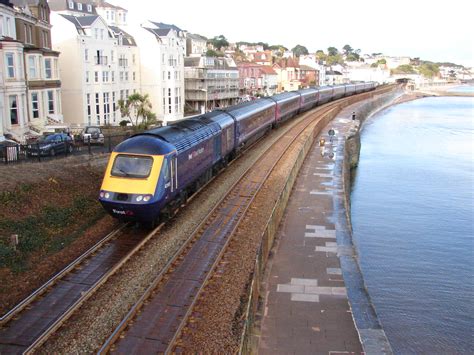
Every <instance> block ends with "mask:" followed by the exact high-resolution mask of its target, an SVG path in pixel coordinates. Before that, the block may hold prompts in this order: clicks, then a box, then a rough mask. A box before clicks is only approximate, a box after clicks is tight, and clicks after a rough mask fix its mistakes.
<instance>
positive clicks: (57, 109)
mask: <svg viewBox="0 0 474 355" xmlns="http://www.w3.org/2000/svg"><path fill="white" fill-rule="evenodd" d="M56 102H57V106H56V113H58V114H61V112H62V108H61V90H59V89H58V90H56Z"/></svg>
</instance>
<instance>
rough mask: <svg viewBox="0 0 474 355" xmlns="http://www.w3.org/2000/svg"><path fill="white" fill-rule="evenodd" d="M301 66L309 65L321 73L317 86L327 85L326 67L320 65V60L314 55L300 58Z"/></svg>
mask: <svg viewBox="0 0 474 355" xmlns="http://www.w3.org/2000/svg"><path fill="white" fill-rule="evenodd" d="M300 64H301V65H307V66H309V67H311V68H313V69H316V70H317V71H318V72H319V83H317V85H319V86H323V85H326V67H325V66H324V65H323V64H319V60H318V58H316V55H314V54H308V55H302V56H300Z"/></svg>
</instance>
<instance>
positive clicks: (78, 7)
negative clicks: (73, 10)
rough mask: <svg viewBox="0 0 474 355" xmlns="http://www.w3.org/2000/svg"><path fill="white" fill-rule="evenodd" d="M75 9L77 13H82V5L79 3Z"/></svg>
mask: <svg viewBox="0 0 474 355" xmlns="http://www.w3.org/2000/svg"><path fill="white" fill-rule="evenodd" d="M77 9H78V10H79V11H82V4H81V3H78V4H77Z"/></svg>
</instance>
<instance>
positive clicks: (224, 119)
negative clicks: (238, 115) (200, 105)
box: [197, 110, 234, 128]
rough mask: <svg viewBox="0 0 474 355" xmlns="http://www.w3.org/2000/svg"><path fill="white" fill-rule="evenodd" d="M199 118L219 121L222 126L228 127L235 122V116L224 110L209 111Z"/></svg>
mask: <svg viewBox="0 0 474 355" xmlns="http://www.w3.org/2000/svg"><path fill="white" fill-rule="evenodd" d="M197 118H198V119H201V120H210V121H213V122H217V123H218V124H219V126H221V127H222V128H225V127H228V126H230V125H231V124H233V123H234V118H233V117H232V116H231V115H229V114H228V113H227V112H225V111H223V110H214V111H211V112H207V113H205V114H203V115H201V116H199V117H197Z"/></svg>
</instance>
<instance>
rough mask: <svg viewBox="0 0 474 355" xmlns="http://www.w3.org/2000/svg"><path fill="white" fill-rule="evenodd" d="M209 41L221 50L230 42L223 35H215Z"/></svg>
mask: <svg viewBox="0 0 474 355" xmlns="http://www.w3.org/2000/svg"><path fill="white" fill-rule="evenodd" d="M208 43H210V44H212V45H213V46H214V48H216V49H217V50H219V51H220V50H221V49H222V48H224V47H228V46H229V42H228V41H227V39H226V38H225V36H223V35H219V36H215V37H214V38H212V39H210V40H209V41H208Z"/></svg>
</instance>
